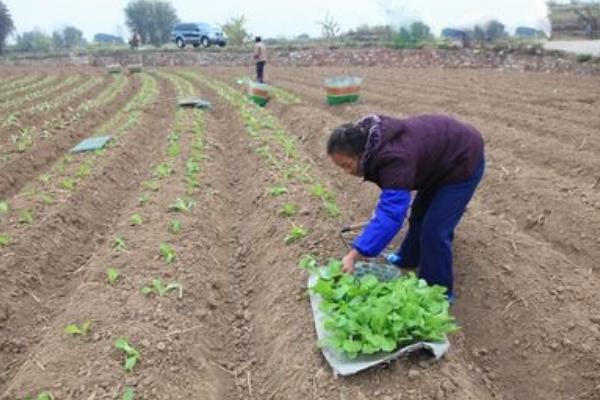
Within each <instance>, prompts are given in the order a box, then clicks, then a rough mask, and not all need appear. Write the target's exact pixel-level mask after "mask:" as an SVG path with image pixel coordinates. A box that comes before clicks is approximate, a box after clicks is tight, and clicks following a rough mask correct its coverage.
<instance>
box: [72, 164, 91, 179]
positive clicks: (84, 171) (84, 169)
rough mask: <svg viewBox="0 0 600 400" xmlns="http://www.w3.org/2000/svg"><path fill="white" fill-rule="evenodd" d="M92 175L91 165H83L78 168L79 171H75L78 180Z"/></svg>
mask: <svg viewBox="0 0 600 400" xmlns="http://www.w3.org/2000/svg"><path fill="white" fill-rule="evenodd" d="M91 173H92V167H91V165H89V164H88V163H83V164H81V165H80V166H79V168H77V171H75V176H76V177H78V178H85V177H86V176H89V175H90V174H91Z"/></svg>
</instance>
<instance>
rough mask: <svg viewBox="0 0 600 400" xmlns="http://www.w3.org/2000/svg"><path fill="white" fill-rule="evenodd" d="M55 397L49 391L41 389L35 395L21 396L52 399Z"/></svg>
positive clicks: (42, 399)
mask: <svg viewBox="0 0 600 400" xmlns="http://www.w3.org/2000/svg"><path fill="white" fill-rule="evenodd" d="M54 399H55V397H54V395H53V394H52V393H51V392H48V391H43V392H40V393H38V394H37V395H35V397H33V396H31V395H27V396H25V397H24V398H23V400H54Z"/></svg>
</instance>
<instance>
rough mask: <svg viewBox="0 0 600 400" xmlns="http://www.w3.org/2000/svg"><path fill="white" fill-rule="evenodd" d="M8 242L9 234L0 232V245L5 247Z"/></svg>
mask: <svg viewBox="0 0 600 400" xmlns="http://www.w3.org/2000/svg"><path fill="white" fill-rule="evenodd" d="M9 244H10V236H8V235H6V234H0V247H7V246H8V245H9Z"/></svg>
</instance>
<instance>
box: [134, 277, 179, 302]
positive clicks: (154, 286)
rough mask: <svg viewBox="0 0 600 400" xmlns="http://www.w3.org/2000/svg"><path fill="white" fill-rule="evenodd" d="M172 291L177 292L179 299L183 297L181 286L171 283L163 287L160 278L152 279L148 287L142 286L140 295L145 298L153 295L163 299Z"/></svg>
mask: <svg viewBox="0 0 600 400" xmlns="http://www.w3.org/2000/svg"><path fill="white" fill-rule="evenodd" d="M173 290H179V298H181V297H182V296H183V287H182V286H181V284H179V283H177V282H171V283H169V284H166V285H165V284H164V283H163V281H162V280H161V279H160V278H154V279H152V283H151V284H150V285H148V286H144V287H143V288H142V294H143V295H145V296H149V295H151V294H154V295H157V296H160V297H164V296H166V295H167V294H169V292H171V291H173Z"/></svg>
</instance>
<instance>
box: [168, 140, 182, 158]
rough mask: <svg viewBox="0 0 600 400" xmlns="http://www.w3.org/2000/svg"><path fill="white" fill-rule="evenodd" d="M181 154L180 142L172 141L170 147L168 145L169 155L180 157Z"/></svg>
mask: <svg viewBox="0 0 600 400" xmlns="http://www.w3.org/2000/svg"><path fill="white" fill-rule="evenodd" d="M180 154H181V146H179V143H171V144H170V145H169V147H167V155H168V156H169V157H173V158H175V157H179V155H180Z"/></svg>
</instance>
